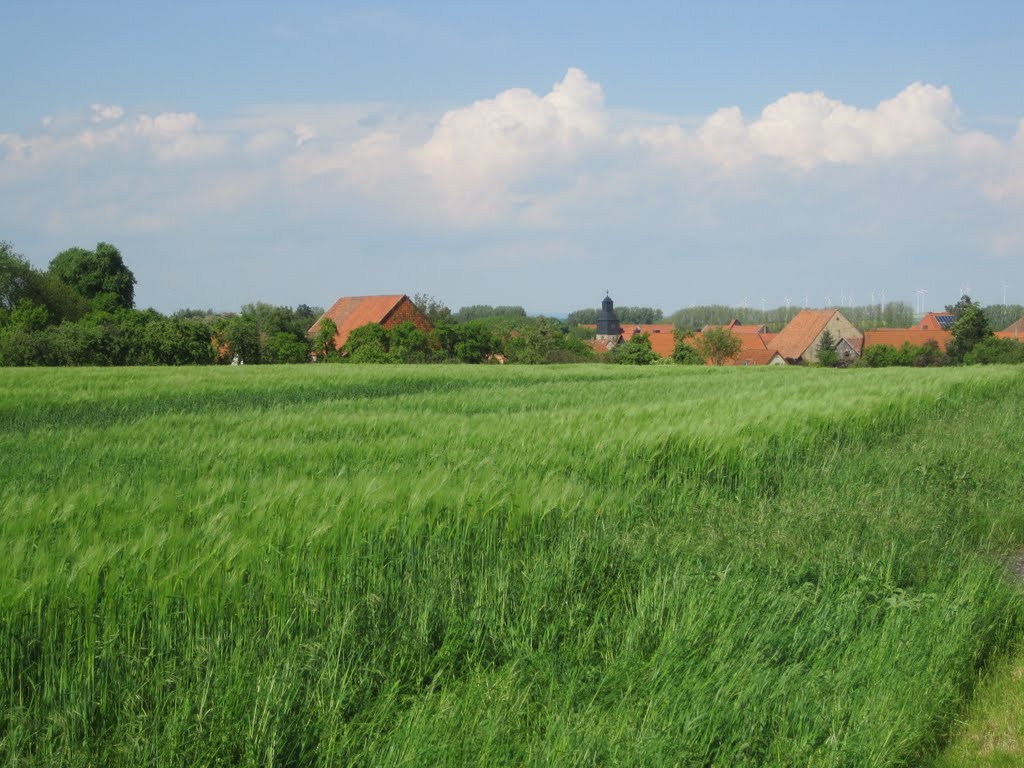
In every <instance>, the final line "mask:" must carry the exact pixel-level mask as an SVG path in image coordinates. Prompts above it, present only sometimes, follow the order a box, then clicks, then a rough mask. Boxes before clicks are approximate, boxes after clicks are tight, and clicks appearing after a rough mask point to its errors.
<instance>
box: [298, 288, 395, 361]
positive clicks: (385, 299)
mask: <svg viewBox="0 0 1024 768" xmlns="http://www.w3.org/2000/svg"><path fill="white" fill-rule="evenodd" d="M408 298H409V297H408V296H406V295H405V294H404V293H401V294H397V295H393V296H342V297H341V298H340V299H338V300H337V301H336V302H334V304H332V305H331V308H330V309H328V310H327V311H326V312H324V313H323V314H322V315H321V316H320V317H319V318H318V319H317V321H316V322H315V323H313V326H312V327H311V328H310V329H309V331H308V333H309V335H310V336H312V335H314V334H316V332H317V331H319V330H320V321H321V320H323V319H324V318H325V317H329V318H331V320H333V321H334V324H335V325H336V326H338V335H337V336H335V337H334V345H335V347H337V348H338V349H341V348H342V346H344V344H345V342H346V341H348V337H349V334H350V333H352V331H354V330H355V329H356V328H360V327H362V326H364V325H366V324H367V323H383V322H384V320H385V319H387V316H388V315H390V314H391V313H392V312H393V311H394V310H395V308H396V307H397V306H398V305H399V304H400V303H401V302H402V299H406V300H408Z"/></svg>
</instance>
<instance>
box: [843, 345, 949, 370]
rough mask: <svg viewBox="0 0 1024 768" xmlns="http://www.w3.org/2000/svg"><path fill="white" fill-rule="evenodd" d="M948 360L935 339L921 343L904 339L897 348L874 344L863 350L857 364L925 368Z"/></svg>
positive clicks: (863, 366) (862, 365)
mask: <svg viewBox="0 0 1024 768" xmlns="http://www.w3.org/2000/svg"><path fill="white" fill-rule="evenodd" d="M948 361H949V358H948V357H947V356H946V355H945V354H944V353H943V351H942V350H941V349H940V348H939V345H938V344H937V343H936V342H935V341H927V342H925V343H924V344H921V345H915V344H911V343H910V342H906V341H905V342H903V345H902V346H901V347H900V348H899V349H897V348H896V347H891V346H889V345H888V344H874V345H872V346H870V347H868V348H866V349H865V350H864V352H863V354H862V355H861V359H860V360H859V361H857V365H858V366H859V367H862V368H889V367H904V368H906V367H911V366H913V367H916V368H925V367H933V366H939V365H946V363H947V362H948Z"/></svg>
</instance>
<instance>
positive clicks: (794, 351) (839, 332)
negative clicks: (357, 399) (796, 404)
mask: <svg viewBox="0 0 1024 768" xmlns="http://www.w3.org/2000/svg"><path fill="white" fill-rule="evenodd" d="M825 331H828V332H829V333H830V334H831V335H832V339H833V341H834V343H835V344H836V345H837V346H838V345H840V344H841V343H842V342H843V340H846V342H847V344H846V347H845V349H849V350H856V349H859V347H860V345H861V343H862V341H863V338H864V334H862V333H861V332H860V331H858V330H857V328H856V327H854V325H853V323H851V322H850V321H849V320H847V319H846V318H845V317H844V316H843V313H842V312H840V311H839V310H838V309H804V310H801V311H800V312H798V313H797V315H796V317H794V318H793V319H792V320H790V321H789V323H788V324H787V325H786V327H785V328H783V329H782V330H781V331H780V332H779V333H778V334H776V335H775V336H774V337H773V338H772V339H771V340H770V341H768V342H767V344H766V347H767V348H768V349H770V350H774V351H776V352H778V353H779V354H780V355H782V357H784V358H785V359H786V362H788V363H802V362H808V363H816V362H817V361H818V345H819V344H820V343H821V337H822V335H823V334H824V333H825Z"/></svg>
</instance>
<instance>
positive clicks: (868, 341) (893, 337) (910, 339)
mask: <svg viewBox="0 0 1024 768" xmlns="http://www.w3.org/2000/svg"><path fill="white" fill-rule="evenodd" d="M952 340H953V334H952V333H951V332H950V331H941V330H939V331H929V330H926V329H923V328H875V329H874V330H871V331H864V349H867V348H868V347H875V346H878V345H879V344H885V345H886V346H888V347H895V348H896V349H899V348H900V347H902V346H903V345H904V344H911V345H913V346H915V347H920V346H923V345H925V344H927V343H928V342H929V341H934V342H935V343H937V344H938V345H939V349H941V350H942V351H943V352H945V351H946V345H948V344H949V342H950V341H952Z"/></svg>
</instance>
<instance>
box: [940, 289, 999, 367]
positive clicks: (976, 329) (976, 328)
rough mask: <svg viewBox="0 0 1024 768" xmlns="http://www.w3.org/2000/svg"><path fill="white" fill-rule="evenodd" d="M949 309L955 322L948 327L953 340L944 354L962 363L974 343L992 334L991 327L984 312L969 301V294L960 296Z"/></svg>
mask: <svg viewBox="0 0 1024 768" xmlns="http://www.w3.org/2000/svg"><path fill="white" fill-rule="evenodd" d="M951 310H952V312H953V314H955V315H956V322H954V323H953V327H952V328H951V329H950V330H951V331H952V333H953V340H952V341H951V342H950V343H949V344H948V345H947V347H946V354H947V355H949V359H950V360H952V361H953V362H954V363H962V362H963V361H964V357H965V356H966V355H967V353H968V352H970V351H971V350H972V349H974V347H975V345H976V344H978V343H979V342H980V341H982V340H984V339H986V338H988V337H989V336H991V335H992V329H991V328H990V327H989V324H988V318H987V317H985V312H984V311H983V310H982V308H981V307H980V306H979V305H977V304H975V303H974V302H973V301H971V297H970V296H963V297H961V299H960V301H958V302H957V303H956V304H955V305H954V306H953V307H952V308H951Z"/></svg>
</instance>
